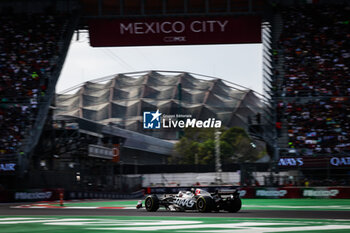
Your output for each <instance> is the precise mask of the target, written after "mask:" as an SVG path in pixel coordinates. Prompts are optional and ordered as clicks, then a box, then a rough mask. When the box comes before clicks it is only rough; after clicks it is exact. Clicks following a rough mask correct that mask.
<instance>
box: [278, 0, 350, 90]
mask: <svg viewBox="0 0 350 233" xmlns="http://www.w3.org/2000/svg"><path fill="white" fill-rule="evenodd" d="M349 14H350V9H349V7H345V6H338V5H337V6H328V7H327V6H324V5H322V6H315V5H313V4H311V5H309V6H304V7H295V8H288V11H286V12H284V13H283V24H284V28H283V32H282V34H281V37H280V46H281V48H282V49H283V56H284V59H285V62H284V65H285V66H284V70H285V73H286V74H285V77H284V80H283V85H282V86H281V87H280V91H282V96H287V97H293V96H350V79H349V74H350V71H349V62H350V50H349V48H350V21H349V17H348V16H349Z"/></svg>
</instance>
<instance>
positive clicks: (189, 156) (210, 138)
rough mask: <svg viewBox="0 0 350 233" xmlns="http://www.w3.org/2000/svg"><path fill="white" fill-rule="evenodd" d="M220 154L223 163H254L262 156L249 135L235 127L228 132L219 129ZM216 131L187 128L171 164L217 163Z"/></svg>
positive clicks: (176, 147) (177, 144) (177, 145)
mask: <svg viewBox="0 0 350 233" xmlns="http://www.w3.org/2000/svg"><path fill="white" fill-rule="evenodd" d="M219 130H220V131H221V132H222V134H221V137H220V152H221V161H222V163H235V162H253V161H256V159H258V158H259V157H260V156H259V155H261V153H259V152H261V151H259V150H256V149H254V148H253V147H252V146H251V140H250V138H249V136H248V134H247V133H246V132H245V131H244V129H242V128H238V127H233V128H229V129H227V130H225V129H219ZM214 133H215V129H213V128H210V129H204V128H187V129H185V130H184V136H183V137H182V138H181V139H180V140H179V142H178V143H176V145H175V151H176V153H175V155H174V156H173V157H171V159H170V163H174V164H195V160H196V159H195V158H196V156H197V158H198V164H213V163H215V137H214Z"/></svg>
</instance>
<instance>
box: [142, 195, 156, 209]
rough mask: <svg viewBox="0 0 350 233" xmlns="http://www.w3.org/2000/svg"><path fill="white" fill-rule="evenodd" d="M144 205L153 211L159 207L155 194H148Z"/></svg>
mask: <svg viewBox="0 0 350 233" xmlns="http://www.w3.org/2000/svg"><path fill="white" fill-rule="evenodd" d="M145 207H146V210H147V211H149V212H155V211H157V210H158V209H159V199H158V197H157V196H156V195H149V196H147V197H146V199H145Z"/></svg>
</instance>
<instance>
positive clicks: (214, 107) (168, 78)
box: [55, 71, 263, 140]
mask: <svg viewBox="0 0 350 233" xmlns="http://www.w3.org/2000/svg"><path fill="white" fill-rule="evenodd" d="M262 106H263V103H262V102H261V100H260V98H258V96H257V94H256V93H255V92H254V91H252V90H250V89H247V88H244V87H242V86H239V85H237V84H233V83H230V82H227V81H224V80H222V79H218V78H213V77H209V76H203V75H197V74H192V73H187V72H174V71H147V72H133V73H124V74H117V75H113V76H109V77H105V78H101V79H97V80H94V81H89V82H86V83H84V84H82V85H80V86H78V87H74V88H71V89H69V90H67V91H65V92H63V93H60V94H57V95H56V110H55V115H56V116H59V115H62V116H63V115H66V116H75V117H79V118H85V119H88V120H92V121H96V122H98V123H101V124H105V125H115V126H118V127H119V128H124V129H128V130H132V131H136V132H140V133H143V134H147V135H150V136H154V137H157V138H162V139H170V140H173V139H177V136H176V134H177V132H178V129H154V130H149V129H143V124H142V123H143V112H144V111H156V110H157V109H159V111H160V112H161V113H163V114H166V115H175V114H182V115H191V116H192V118H196V119H198V120H207V119H208V118H215V119H216V120H221V121H222V125H223V126H226V127H233V126H238V127H243V128H245V129H246V128H247V121H248V117H253V116H255V115H256V114H257V113H258V112H260V111H261V109H262Z"/></svg>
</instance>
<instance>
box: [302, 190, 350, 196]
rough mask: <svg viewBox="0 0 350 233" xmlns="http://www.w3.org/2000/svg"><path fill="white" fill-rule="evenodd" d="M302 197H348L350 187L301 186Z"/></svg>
mask: <svg viewBox="0 0 350 233" xmlns="http://www.w3.org/2000/svg"><path fill="white" fill-rule="evenodd" d="M302 197H304V198H346V199H347V198H350V188H347V187H319V188H303V189H302Z"/></svg>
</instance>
